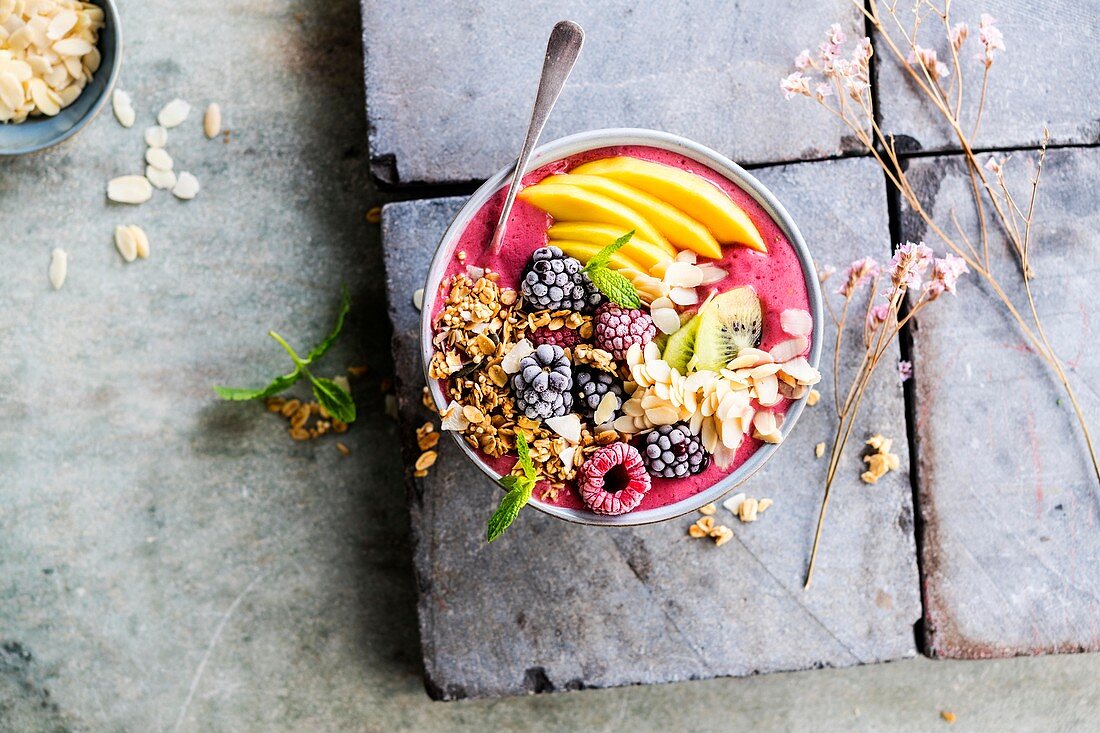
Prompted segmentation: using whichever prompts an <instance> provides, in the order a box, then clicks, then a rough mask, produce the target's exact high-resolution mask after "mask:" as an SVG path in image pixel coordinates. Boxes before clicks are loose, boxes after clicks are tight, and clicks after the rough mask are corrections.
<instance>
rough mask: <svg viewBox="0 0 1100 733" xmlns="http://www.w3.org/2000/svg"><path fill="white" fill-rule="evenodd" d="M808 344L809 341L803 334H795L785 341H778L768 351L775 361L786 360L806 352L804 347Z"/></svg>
mask: <svg viewBox="0 0 1100 733" xmlns="http://www.w3.org/2000/svg"><path fill="white" fill-rule="evenodd" d="M809 345H810V341H809V339H807V338H806V337H805V336H795V337H794V338H790V339H787V340H786V341H780V342H779V343H778V344H776V345H775V346H773V347H772V348H771V351H770V353H771V355H772V358H773V359H775V360H776V361H778V362H787V361H790V360H791V359H793V358H795V357H796V356H802V354H804V353H806V349H807V347H809Z"/></svg>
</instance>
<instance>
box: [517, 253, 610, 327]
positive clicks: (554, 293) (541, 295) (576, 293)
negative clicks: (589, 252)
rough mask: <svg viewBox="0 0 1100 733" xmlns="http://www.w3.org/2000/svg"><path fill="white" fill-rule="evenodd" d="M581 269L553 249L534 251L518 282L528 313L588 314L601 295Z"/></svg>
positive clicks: (575, 260) (574, 260)
mask: <svg viewBox="0 0 1100 733" xmlns="http://www.w3.org/2000/svg"><path fill="white" fill-rule="evenodd" d="M581 269H582V266H581V263H580V262H579V261H578V260H577V259H575V258H573V257H570V256H569V255H567V254H565V253H564V252H562V251H561V250H560V249H558V248H557V247H542V248H541V249H536V250H535V253H534V254H533V255H531V262H530V264H528V265H527V269H526V270H524V271H523V280H522V281H521V282H520V292H521V293H522V294H523V299H524V300H525V301H526V302H527V305H528V309H529V310H555V311H558V310H568V311H577V312H579V313H591V312H592V310H593V309H595V307H596V306H598V305H599V304H600V303H602V302H603V295H602V294H601V293H600V291H599V290H597V289H596V286H595V285H593V284H592V280H590V279H589V277H588V275H587V273H584V272H581Z"/></svg>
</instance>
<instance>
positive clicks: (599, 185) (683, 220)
mask: <svg viewBox="0 0 1100 733" xmlns="http://www.w3.org/2000/svg"><path fill="white" fill-rule="evenodd" d="M546 182H547V183H550V184H563V185H570V186H578V187H580V188H583V189H585V190H588V191H592V192H593V193H598V194H602V195H604V196H607V197H608V198H610V199H614V200H616V201H618V202H619V203H621V204H625V205H627V206H629V207H630V208H632V209H634V210H635V211H637V212H638V213H639V214H641V215H642V216H644V217H645V218H646V219H647V220H648V221H649V222H650V223H651V224H653V226H655V227H657V230H658V231H659V232H661V234H663V235H664V236H665V239H667V240H668V241H669V242H671V243H672V245H673V246H674V247H676V248H677V249H681V250H684V249H689V250H691V251H692V252H696V253H697V254H700V255H702V256H704V257H710V258H712V259H720V258H721V257H722V247H721V245H719V244H718V240H716V239H715V238H714V236H713V235H712V234H711V233H710V231H709V230H708V229H707V228H706V227H705V226H703V225H702V224H700V223H699V222H698V221H696V220H695V219H692V218H691V217H690V216H688V215H687V214H685V213H684V212H682V211H680V210H679V209H677V208H676V207H674V206H670V205H668V204H666V203H665V202H664V201H661V200H660V199H658V198H655V197H653V196H650V195H649V194H648V193H646V192H645V191H640V190H638V189H637V188H634V187H633V186H628V185H626V184H625V183H621V182H619V181H616V180H614V179H611V178H604V177H603V176H584V175H573V174H567V175H558V176H550V177H549V178H547V179H546Z"/></svg>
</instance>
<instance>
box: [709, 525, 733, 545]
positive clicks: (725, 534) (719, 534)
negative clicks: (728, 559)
mask: <svg viewBox="0 0 1100 733" xmlns="http://www.w3.org/2000/svg"><path fill="white" fill-rule="evenodd" d="M710 536H711V537H713V538H714V546H715V547H721V546H722V545H724V544H726V543H727V542H729V541H730V540H732V539H733V530H732V529H730V528H729V527H727V526H726V525H724V524H720V525H718V526H717V527H715V528H714V529H712V530H711V531H710Z"/></svg>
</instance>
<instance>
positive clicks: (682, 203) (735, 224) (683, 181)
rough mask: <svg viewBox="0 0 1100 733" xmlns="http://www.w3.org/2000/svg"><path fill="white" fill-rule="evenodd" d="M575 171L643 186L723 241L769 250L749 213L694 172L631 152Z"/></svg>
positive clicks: (595, 162) (578, 167)
mask: <svg viewBox="0 0 1100 733" xmlns="http://www.w3.org/2000/svg"><path fill="white" fill-rule="evenodd" d="M572 173H573V174H575V175H594V176H603V177H605V178H610V179H613V180H616V181H619V182H621V183H625V184H627V185H630V186H633V187H635V188H638V189H641V190H642V191H645V192H646V193H648V194H650V195H652V196H655V197H657V198H659V199H660V200H662V201H664V202H666V203H668V204H670V205H672V206H674V207H676V208H677V209H680V210H681V211H682V212H684V213H685V214H687V215H688V216H691V217H693V218H695V219H697V220H699V222H701V223H702V224H703V225H704V226H705V227H706V228H707V229H709V230H710V232H711V233H712V234H713V235H714V237H715V239H717V240H718V241H719V242H721V243H722V244H743V245H745V246H746V247H750V248H752V249H755V250H757V251H758V252H767V251H768V248H767V246H766V245H765V244H764V240H763V238H762V237H761V236H760V232H759V231H758V230H757V228H756V225H755V224H753V223H752V220H751V219H749V216H748V214H746V213H745V212H744V211H743V210H742V209H741V207H740V206H738V205H737V204H735V203H734V202H733V201H732V200H731V199H730V197H729V196H727V195H726V194H725V192H723V191H722V190H721V189H719V188H718V187H717V186H715V185H714V184H712V183H711V182H710V181H707V180H705V179H703V178H700V177H699V176H697V175H695V174H694V173H689V172H687V171H685V170H681V169H679V168H674V167H672V166H670V165H665V164H663V163H654V162H652V161H649V160H641V159H639V158H632V157H630V156H620V157H617V158H601V159H600V160H593V161H592V162H590V163H585V164H584V165H580V166H577V167H576V168H574V169H573V171H572Z"/></svg>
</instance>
